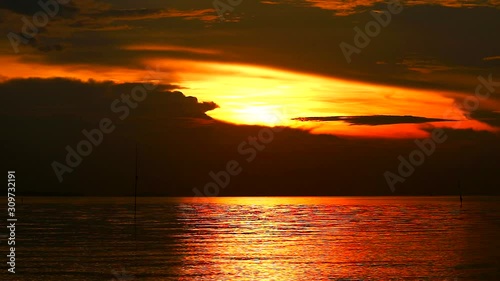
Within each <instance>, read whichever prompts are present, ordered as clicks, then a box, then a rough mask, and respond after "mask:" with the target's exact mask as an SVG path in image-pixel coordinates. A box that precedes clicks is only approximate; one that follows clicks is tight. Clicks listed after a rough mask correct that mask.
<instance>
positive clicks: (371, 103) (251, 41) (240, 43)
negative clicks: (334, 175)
mask: <svg viewBox="0 0 500 281" xmlns="http://www.w3.org/2000/svg"><path fill="white" fill-rule="evenodd" d="M37 2H38V1H37V0H29V1H15V0H2V1H0V30H1V34H3V38H4V39H2V40H0V65H1V68H0V102H1V104H0V109H1V111H0V117H1V118H2V119H1V120H2V124H6V126H7V127H6V128H10V129H12V130H15V132H18V134H17V136H14V135H12V136H8V137H4V139H3V140H2V141H4V143H5V145H4V148H7V147H8V146H9V145H10V144H12V143H16V142H18V141H19V140H21V142H28V140H30V139H33V138H35V139H37V138H40V139H44V138H50V137H52V138H56V137H55V135H57V134H64V137H60V138H58V141H59V142H60V143H61V145H56V144H55V142H54V141H51V140H45V141H44V142H43V143H44V144H38V145H40V147H41V148H39V149H40V150H43V151H44V153H46V154H47V155H45V156H44V157H47V160H43V161H48V162H43V161H42V160H40V161H41V162H40V163H42V162H43V165H44V169H49V170H50V161H51V159H52V160H54V159H56V158H63V156H64V154H63V153H64V147H65V145H64V144H70V143H76V142H78V139H79V138H78V134H79V132H80V131H81V130H82V129H84V128H88V129H90V128H93V127H96V126H97V125H96V124H98V122H96V121H95V120H98V119H99V118H102V117H105V115H106V114H108V112H110V110H109V105H110V103H111V102H112V100H113V98H111V96H113V95H116V97H118V94H119V93H118V92H120V93H121V92H122V91H124V89H129V88H128V87H130V86H131V85H135V84H138V83H154V84H156V85H158V86H159V88H157V90H155V91H158V92H159V93H158V95H161V93H164V94H168V93H171V92H176V91H180V92H182V93H183V95H184V96H185V97H186V98H185V99H186V104H184V101H181V100H182V98H180V97H179V106H180V107H178V108H177V109H175V110H178V112H177V111H175V114H174V113H172V114H173V115H169V114H170V113H168V114H166V113H165V112H167V111H168V112H171V111H169V110H167V108H168V107H170V106H171V105H168V102H169V101H170V100H169V98H165V100H164V102H165V103H162V100H161V99H163V98H161V97H156V96H155V98H151V99H150V98H148V99H147V100H146V101H145V102H144V105H143V104H140V105H139V108H140V110H142V111H140V112H141V113H140V114H136V115H135V116H134V117H132V118H137V119H138V120H139V121H137V120H136V121H137V122H143V121H144V120H153V121H151V122H149V123H147V125H145V124H143V123H141V124H142V125H138V127H141V130H146V129H145V128H149V127H148V126H153V127H154V128H153V127H151V128H150V131H149V132H150V133H151V132H158V131H159V130H161V129H160V128H161V126H167V124H173V123H175V120H180V119H182V120H183V121H182V122H181V123H182V124H180V123H179V124H180V125H179V124H177V123H175V125H172V126H176V128H192V127H193V126H194V127H196V128H198V127H200V128H205V127H206V126H215V125H213V124H215V123H213V122H220V124H223V125H221V126H234V128H233V127H229V128H226V127H224V128H225V129H224V130H226V129H227V131H228V132H236V131H237V130H242V127H239V126H236V125H242V126H243V125H260V126H286V127H289V128H290V130H292V131H291V132H293V130H296V131H297V132H298V134H299V132H300V134H301V138H300V140H299V139H297V138H295V137H292V136H291V137H290V138H289V139H288V138H287V141H285V143H286V145H288V146H291V147H293V146H294V142H300V141H302V137H304V138H308V139H309V138H313V139H312V140H311V142H312V143H314V145H313V146H315V147H316V146H321V145H320V144H316V143H315V142H316V141H318V140H319V139H314V137H318V138H320V137H322V136H325V135H326V136H329V137H330V138H332V139H337V138H340V139H342V140H349V139H352V142H350V143H348V145H350V146H353V147H356V148H354V149H353V150H356V152H354V153H353V154H350V155H349V157H348V158H349V159H351V160H352V159H355V156H354V155H355V154H358V153H359V156H360V157H361V155H363V153H361V152H360V151H361V150H359V149H357V148H359V147H365V146H370V147H375V150H377V149H380V150H383V151H387V150H385V149H386V148H389V150H390V149H392V148H394V147H400V146H401V143H404V145H402V146H403V147H405V149H403V148H401V150H400V151H399V150H398V152H392V153H389V154H381V155H379V156H373V158H374V159H382V158H384V159H386V160H384V161H387V163H386V164H384V165H385V166H384V168H385V169H386V170H390V169H394V167H397V164H398V161H397V156H398V154H400V153H401V154H408V153H410V152H411V149H413V148H414V147H413V148H412V146H411V145H409V144H411V143H412V142H413V140H414V139H416V138H420V139H421V138H426V137H429V136H430V135H431V131H432V129H433V128H443V129H445V130H446V132H449V134H450V135H454V136H456V139H455V140H456V141H457V142H458V144H457V143H456V142H454V143H453V144H452V143H451V142H450V143H446V147H447V148H446V151H447V153H448V154H446V155H449V156H450V157H451V158H446V157H445V156H443V157H445V158H444V159H445V160H443V161H444V162H442V163H440V164H437V163H436V162H435V163H434V164H432V165H436V166H440V167H444V166H446V165H447V164H443V163H453V162H456V161H455V160H453V159H454V158H453V157H458V156H456V155H457V154H458V153H460V152H459V151H460V149H461V148H460V147H463V146H462V145H465V144H467V145H470V144H472V145H473V146H474V147H476V148H478V149H479V148H480V147H482V148H483V149H484V150H485V151H482V152H481V153H484V154H485V155H488V154H489V155H490V156H491V155H495V153H498V150H499V148H498V141H499V140H500V138H499V132H500V36H499V35H498V33H499V30H500V10H499V7H500V1H497V0H477V1H472V0H464V1H459V0H445V1H433V0H415V1H403V2H402V5H403V6H402V11H401V12H400V13H397V14H391V19H390V21H389V22H388V24H387V26H385V27H381V28H380V32H379V34H378V35H376V36H374V37H373V38H370V42H369V44H368V45H367V46H366V47H363V48H360V52H359V53H353V54H352V55H351V56H350V59H351V60H352V61H351V62H350V63H349V62H348V60H347V59H346V57H345V56H344V53H343V52H342V49H341V48H340V44H341V43H342V42H345V43H347V44H350V45H353V46H355V43H354V39H355V35H356V31H355V29H354V28H356V27H358V28H360V29H361V30H365V25H366V24H367V23H369V22H371V21H374V17H373V14H382V13H383V12H384V11H386V10H388V4H387V2H384V1H370V0H359V1H358V0H356V1H340V0H339V1H337V0H333V1H330V0H265V1H255V0H243V1H241V4H239V5H236V6H234V7H232V9H231V10H229V11H227V12H226V13H225V14H224V15H223V18H222V17H219V14H218V12H217V9H216V8H214V5H213V1H187V0H172V1H161V0H144V1H128V0H78V1H61V2H65V3H67V4H64V5H62V4H61V5H59V4H58V5H56V6H57V9H58V11H57V13H55V14H54V16H50V15H49V16H48V17H47V18H48V20H47V24H44V25H43V26H40V27H38V28H37V30H36V32H34V36H33V37H32V38H29V37H27V36H26V35H25V34H24V35H23V32H24V33H26V31H28V32H33V29H32V28H31V27H30V26H29V25H31V24H32V23H33V21H34V18H33V15H35V14H37V13H39V15H40V11H43V9H42V8H41V7H40V6H39V4H38V3H37ZM43 2H45V1H43ZM48 2H51V1H48ZM221 2H223V3H228V2H226V0H221ZM230 2H231V1H230ZM232 2H233V3H234V2H238V1H232ZM48 9H49V10H50V9H54V7H53V6H50V7H49V8H48ZM52 11H53V10H52ZM370 12H371V13H370ZM42 14H43V12H42ZM23 18H24V19H23ZM35 20H38V21H42V20H43V17H38V18H36V19H35ZM26 21H28V22H29V24H27V23H26ZM32 27H33V26H32ZM148 69H149V70H148ZM151 73H153V75H151ZM35 78H36V79H35ZM56 78H57V79H56ZM485 81H486V82H485ZM488 81H489V82H488ZM492 81H493V82H492ZM497 81H498V82H497ZM495 83H496V84H495ZM158 89H159V90H158ZM478 92H479V93H481V94H482V95H484V96H486V94H488V97H486V98H480V99H479V98H477V93H478ZM85 93H87V94H85ZM94 96H95V97H94ZM184 96H182V97H183V98H184ZM113 97H115V96H113ZM187 97H195V98H196V102H195V103H192V102H191V101H192V100H189V102H187V99H188V98H187ZM89 98H90V99H91V100H89ZM157 99H158V100H157ZM176 99H177V98H176ZM162 106H165V107H162ZM138 110H139V109H138ZM186 112H189V114H187V115H186V114H185V113H186ZM164 114H165V115H164ZM205 114H206V115H205ZM141 116H142V117H141ZM172 116H174V118H173V119H172V118H171V117H172ZM30 118H31V119H30ZM141 118H142V119H141ZM212 118H213V119H212ZM187 119H189V120H190V121H189V122H188V121H186V120H187ZM27 120H37V121H36V122H35V121H33V122H31V121H27ZM44 120H45V121H44ZM47 120H51V121H47ZM69 120H73V121H74V122H73V121H69ZM134 120H135V119H133V120H132V119H131V120H126V121H127V122H129V123H133V122H136V121H134ZM141 120H142V121H141ZM37 122H40V123H37ZM51 122H52V123H51ZM67 122H69V123H70V124H69V123H68V124H67ZM72 122H73V123H72ZM79 122H82V123H79ZM144 122H145V121H144ZM162 122H163V123H162ZM63 123H64V124H63ZM127 124H128V123H127ZM138 124H139V123H138ZM210 124H212V125H210ZM217 124H219V123H217ZM83 125H85V126H86V127H82V126H83ZM129 125H130V127H127V128H128V129H126V130H125V129H124V130H122V131H121V132H120V133H119V134H120V137H118V135H114V136H112V137H113V138H117V140H115V141H116V143H121V142H122V141H120V140H119V139H120V138H122V137H123V138H124V139H128V140H130V139H135V136H136V135H140V136H143V137H145V138H146V137H151V141H153V142H155V143H156V145H161V144H162V143H163V144H164V143H165V142H166V141H167V140H165V139H163V138H167V136H166V134H161V137H157V138H155V137H153V135H152V133H151V134H147V133H145V132H143V131H141V132H140V133H138V131H133V129H130V128H132V127H134V125H133V124H129ZM40 126H41V127H40ZM217 126H219V125H217ZM43 128H45V129H43ZM231 128H233V129H231ZM245 128H247V127H245ZM248 128H252V127H248ZM129 129H130V130H132V131H133V132H129V131H127V130H129ZM37 130H38V131H37ZM179 130H181V129H179ZM200 130H204V129H200ZM44 132H45V133H44ZM47 132H53V133H47ZM66 133H67V135H66ZM198 133H199V134H201V135H203V134H202V133H200V132H198V131H196V132H195V133H192V132H190V133H189V136H188V137H187V138H188V139H189V141H185V140H179V141H178V143H183V144H186V143H190V141H194V139H195V138H196V137H194V135H193V134H195V135H196V134H198ZM122 134H123V135H124V136H122ZM179 134H180V133H179ZM227 134H229V135H231V136H234V134H236V133H234V134H233V133H227ZM253 134H255V133H253ZM302 134H306V135H302ZM42 135H43V136H42ZM47 135H51V136H50V137H49V136H47ZM203 136H204V135H203ZM242 136H243V137H241V138H238V137H235V138H234V143H229V137H227V138H226V139H225V140H224V141H221V143H219V145H222V144H223V143H225V144H227V145H230V146H231V152H232V153H236V149H233V148H232V147H235V146H237V145H238V143H239V142H240V141H238V140H239V139H242V140H244V139H245V138H246V136H247V135H246V133H242ZM175 137H178V138H179V139H182V138H181V137H180V135H176V136H175ZM201 138H202V139H205V137H201ZM142 141H144V142H146V141H145V140H142ZM164 141H165V142H164ZM171 141H172V140H171ZM173 142H175V141H173ZM319 142H322V140H320V141H319ZM367 142H369V143H367ZM388 142H389V143H388ZM391 142H394V143H391ZM40 143H42V142H40ZM111 143H113V142H111V141H110V143H108V144H107V145H111ZM464 143H465V144H464ZM486 143H487V144H491V147H488V148H485V144H486ZM495 143H496V145H495ZM193 145H195V144H193ZM207 146H208V144H207ZM490 148H491V151H494V152H492V153H488V152H487V151H488V149H490ZM32 149H33V151H38V150H39V149H37V148H32ZM99 149H100V150H104V148H102V147H101V148H99ZM199 149H200V151H201V152H202V151H204V150H203V149H201V148H199ZM206 149H207V150H210V149H211V148H206ZM394 149H396V148H394ZM20 150H23V149H21V148H20ZM152 150H153V149H152ZM48 151H51V152H50V153H49V152H48ZM318 151H321V149H320V148H318ZM324 151H325V150H323V152H324ZM52 152H53V153H52ZM152 153H153V152H152ZM169 153H170V152H169ZM228 153H229V152H228ZM283 153H286V152H283ZM290 153H291V152H290ZM318 153H320V152H318ZM443 153H444V152H443ZM470 153H471V155H473V156H471V157H474V158H477V159H476V160H475V161H478V162H480V163H483V164H484V165H486V164H485V163H489V164H488V169H492V170H494V168H495V167H498V161H497V162H496V163H495V162H489V161H493V160H492V159H490V158H484V159H483V158H481V157H482V156H480V155H483V154H481V153H480V154H474V153H475V152H470ZM153 154H154V153H153ZM167 154H168V153H167ZM306 154H307V153H306ZM169 155H170V156H171V154H169ZM453 155H454V156H453ZM219 156H220V155H219ZM95 157H97V156H95ZM103 157H104V156H103ZM110 157H111V156H110ZM179 157H180V156H179ZM311 157H312V156H311ZM342 157H344V156H342ZM342 157H341V158H342ZM345 157H347V156H345ZM485 157H489V156H485ZM21 158H22V157H20V158H19V159H21ZM42 158H43V157H42ZM222 158H223V157H222ZM19 159H18V161H19V163H24V162H25V161H24V160H23V161H22V160H19ZM43 159H45V158H43ZM89 159H90V158H89ZM224 159H227V158H224ZM302 160H303V159H302ZM344 160H345V159H344ZM207 161H208V160H207ZM269 161H272V160H269ZM352 161H353V162H356V161H355V160H352ZM377 161H378V160H373V161H371V162H370V161H368V162H370V163H371V165H373V166H379V164H376V163H377ZM201 162H203V161H201ZM208 162H210V161H208ZM208 162H207V163H206V164H207V165H206V166H203V168H199V169H200V171H204V169H205V170H206V168H207V167H208V170H206V172H200V173H202V174H203V175H202V176H206V174H207V173H208V172H209V171H210V169H216V168H217V167H218V166H215V167H213V166H210V165H209V164H208ZM215 162H217V161H215ZM219 162H221V163H223V162H224V161H223V160H221V161H219ZM219 162H217V163H219ZM264 162H265V161H264ZM319 162H321V161H319ZM210 163H211V162H210ZM301 163H302V164H303V165H304V167H308V169H309V168H310V169H312V167H311V166H310V165H308V164H304V163H307V161H301ZM492 163H494V165H493V166H492ZM4 164H5V163H4ZM20 165H21V164H20ZM22 165H26V163H24V164H22ZM40 165H42V164H40ZM256 165H257V164H256ZM353 165H354V164H353ZM470 165H472V163H470ZM495 165H496V166H495ZM23 167H24V166H23ZM210 167H212V168H210ZM31 168H34V167H31ZM297 169H299V168H297ZM366 169H370V168H366ZM429 169H431V168H429ZM299 170H300V169H299ZM431 170H432V169H431ZM483 171H484V169H483ZM382 172H383V171H382ZM455 172H456V171H453V173H455ZM48 173H50V171H49V172H48ZM74 174H76V172H75V173H74ZM375 174H376V177H377V179H378V180H381V181H382V182H383V181H384V178H383V176H382V174H381V173H379V172H378V171H377V173H375V172H373V175H374V177H375ZM310 176H311V177H316V176H315V175H310ZM421 176H422V177H423V178H426V177H427V176H424V175H423V174H421ZM490 176H491V178H493V175H489V174H488V175H487V176H486V175H485V176H484V177H485V182H487V183H488V186H494V185H495V183H497V182H498V181H493V180H492V179H490ZM47 177H49V176H47ZM50 177H53V175H52V176H50ZM200 177H201V176H200ZM51 180H53V179H51ZM165 181H167V182H168V180H165ZM346 181H347V180H346ZM200 182H203V180H200ZM318 182H323V181H321V180H318ZM363 184H364V183H363ZM382 185H383V184H381V186H382ZM186 188H187V189H190V188H189V187H186Z"/></svg>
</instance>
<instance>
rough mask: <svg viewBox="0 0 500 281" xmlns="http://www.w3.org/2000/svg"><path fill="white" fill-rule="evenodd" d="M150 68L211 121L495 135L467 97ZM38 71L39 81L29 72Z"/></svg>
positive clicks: (91, 74)
mask: <svg viewBox="0 0 500 281" xmlns="http://www.w3.org/2000/svg"><path fill="white" fill-rule="evenodd" d="M0 62H2V63H3V65H4V66H6V68H3V69H2V70H0V77H2V79H11V78H16V77H18V78H27V77H41V78H49V77H56V76H57V77H67V78H75V79H80V80H88V79H94V80H98V81H102V80H112V81H115V82H138V81H140V82H143V81H144V80H143V77H145V76H146V75H147V71H146V70H138V69H128V68H119V67H102V68H96V67H92V68H91V67H88V66H86V65H65V66H60V65H43V64H35V63H25V62H23V61H20V60H17V59H14V58H12V57H10V58H7V57H0ZM143 63H144V65H149V66H153V68H154V67H158V69H159V71H161V72H162V75H163V78H164V79H165V80H162V83H174V84H178V85H180V86H181V87H182V88H183V89H181V90H182V91H183V92H184V94H186V95H188V96H194V97H197V98H198V99H199V100H201V101H213V102H215V103H217V104H218V105H219V106H220V108H218V109H216V110H213V111H209V112H208V114H209V115H210V116H211V117H213V118H215V119H218V120H222V121H226V122H231V123H236V124H257V125H268V126H276V125H281V126H290V127H295V128H305V129H309V130H311V131H312V132H313V133H329V134H337V135H349V136H372V137H425V136H427V134H428V133H427V132H426V131H424V130H422V128H423V127H425V126H426V125H423V124H399V125H384V126H365V125H358V126H351V125H349V124H347V123H343V122H313V121H311V122H300V121H294V120H292V118H295V117H307V116H353V115H356V116H366V115H414V116H421V117H428V118H446V119H454V120H463V121H462V122H461V128H473V129H476V130H489V131H491V130H492V128H491V127H490V126H487V125H485V124H483V123H480V122H477V121H466V120H465V117H464V116H463V114H462V113H461V112H460V111H459V110H452V111H451V113H450V114H449V115H448V116H446V117H444V116H443V113H444V112H447V111H449V110H450V109H453V108H454V105H453V102H454V100H453V97H456V96H458V95H460V94H458V93H448V92H437V91H429V90H416V89H405V88H398V87H391V86H381V85H373V84H366V83H361V82H356V81H347V80H340V79H334V78H331V77H322V76H316V75H311V74H306V73H297V72H291V71H286V70H280V69H273V68H267V67H263V66H257V65H243V64H228V63H217V62H200V61H191V60H174V59H163V58H152V59H148V60H144V61H143ZM35 68H36V69H37V72H36V74H34V73H33V72H31V71H30V69H35ZM453 123H454V122H436V123H432V125H434V126H441V127H453Z"/></svg>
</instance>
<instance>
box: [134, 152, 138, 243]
mask: <svg viewBox="0 0 500 281" xmlns="http://www.w3.org/2000/svg"><path fill="white" fill-rule="evenodd" d="M138 150H139V149H138V144H137V143H135V186H134V240H135V249H136V251H137V181H138V179H139V176H138V174H137V170H138V162H139V154H138Z"/></svg>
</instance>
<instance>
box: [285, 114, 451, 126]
mask: <svg viewBox="0 0 500 281" xmlns="http://www.w3.org/2000/svg"><path fill="white" fill-rule="evenodd" d="M294 120H299V121H322V122H328V121H342V122H346V123H349V124H350V125H369V126H378V125H391V124H419V123H428V122H446V121H455V120H447V119H438V118H426V117H419V116H410V115H404V116H398V115H371V116H326V117H297V118H294Z"/></svg>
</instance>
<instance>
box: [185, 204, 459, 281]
mask: <svg viewBox="0 0 500 281" xmlns="http://www.w3.org/2000/svg"><path fill="white" fill-rule="evenodd" d="M386 200H387V198H381V199H373V198H371V199H362V198H357V199H356V198H348V197H346V198H339V197H336V198H328V197H320V198H318V197H316V198H315V197H289V198H283V197H281V198H188V199H183V200H181V202H183V203H185V204H189V205H190V206H191V207H193V206H194V208H193V209H192V210H194V211H192V212H181V213H179V216H180V217H179V219H180V220H181V221H182V222H183V224H184V226H185V227H186V228H187V229H190V230H191V233H192V235H190V236H186V237H184V239H183V240H182V243H183V244H184V245H185V246H186V251H187V252H186V255H185V256H184V261H183V262H184V263H185V265H186V266H183V267H182V273H181V275H182V276H193V275H199V276H205V277H206V278H208V280H307V279H309V278H312V279H314V280H340V279H341V278H352V280H361V279H363V280H384V277H386V276H406V277H408V278H420V277H422V276H429V274H431V273H430V272H429V270H430V269H432V268H433V267H435V269H433V272H432V276H436V278H438V279H436V280H446V278H448V277H450V276H453V274H454V273H453V271H454V266H456V264H457V263H460V259H461V255H462V254H463V253H462V248H463V247H464V245H467V241H466V237H467V233H466V229H465V228H464V227H463V226H464V225H463V222H462V223H460V222H459V220H460V219H461V217H462V214H461V213H460V212H461V210H460V209H459V208H458V205H457V204H456V202H455V201H456V200H444V199H443V201H439V200H438V201H437V202H435V203H436V204H434V205H430V206H427V205H426V204H425V200H424V201H419V200H417V201H416V203H415V202H413V203H411V202H410V203H411V204H407V203H408V202H404V201H405V200H403V202H402V203H401V204H392V205H387V201H386ZM450 210H453V212H450ZM457 223H458V224H457ZM437 268H439V269H437ZM455 274H456V273H455ZM356 278H357V279H356ZM371 278H375V279H371ZM440 278H441V279H440ZM450 278H451V277H450ZM183 280H191V279H189V278H188V277H186V278H185V279H183ZM413 280H415V279H413ZM417 280H424V279H417ZM449 280H453V279H449Z"/></svg>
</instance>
